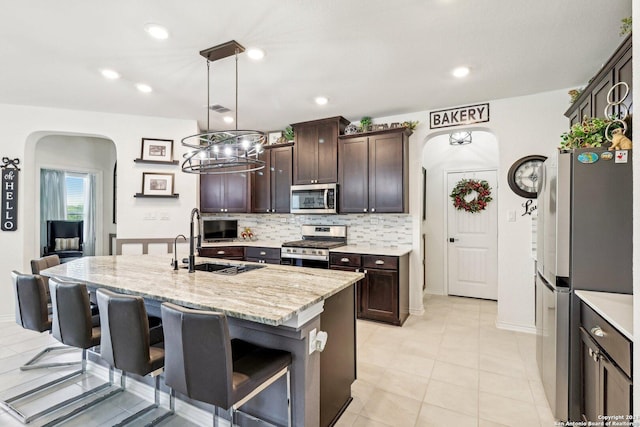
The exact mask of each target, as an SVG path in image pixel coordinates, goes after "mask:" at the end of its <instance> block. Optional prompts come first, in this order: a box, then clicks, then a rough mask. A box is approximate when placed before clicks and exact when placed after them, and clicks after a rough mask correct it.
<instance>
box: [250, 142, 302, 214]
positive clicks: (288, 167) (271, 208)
mask: <svg viewBox="0 0 640 427" xmlns="http://www.w3.org/2000/svg"><path fill="white" fill-rule="evenodd" d="M260 159H261V160H264V161H265V167H264V169H262V170H259V171H256V172H252V174H251V175H252V185H251V194H252V197H251V212H255V213H288V212H289V211H290V210H291V201H290V200H291V180H292V168H293V164H292V161H293V146H292V145H291V144H289V145H287V146H279V147H269V146H267V147H265V150H264V152H263V153H262V154H260Z"/></svg>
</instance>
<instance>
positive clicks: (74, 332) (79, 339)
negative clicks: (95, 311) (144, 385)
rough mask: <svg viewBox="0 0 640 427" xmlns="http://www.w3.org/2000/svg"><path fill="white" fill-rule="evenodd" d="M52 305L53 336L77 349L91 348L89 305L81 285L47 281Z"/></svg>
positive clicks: (84, 287) (87, 295)
mask: <svg viewBox="0 0 640 427" xmlns="http://www.w3.org/2000/svg"><path fill="white" fill-rule="evenodd" d="M49 288H50V290H51V304H52V305H53V316H52V317H53V327H52V330H51V332H52V334H53V336H54V337H55V338H56V339H57V340H58V341H60V342H61V343H63V344H66V345H70V346H73V347H77V348H85V349H86V348H89V347H92V346H93V344H92V330H93V325H92V323H91V303H90V302H89V293H88V292H87V287H86V286H85V285H84V284H83V283H72V282H63V281H60V280H58V279H54V278H52V279H51V280H49Z"/></svg>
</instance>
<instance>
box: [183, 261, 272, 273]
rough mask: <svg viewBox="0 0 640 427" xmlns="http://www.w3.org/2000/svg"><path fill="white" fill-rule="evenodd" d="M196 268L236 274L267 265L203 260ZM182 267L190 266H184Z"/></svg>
mask: <svg viewBox="0 0 640 427" xmlns="http://www.w3.org/2000/svg"><path fill="white" fill-rule="evenodd" d="M194 267H195V269H196V270H197V271H208V272H210V273H216V274H227V275H234V274H239V273H246V272H247V271H251V270H257V269H259V268H264V267H266V266H265V265H249V264H224V263H218V262H201V263H199V264H196V265H195V266H194ZM182 268H188V266H183V267H182Z"/></svg>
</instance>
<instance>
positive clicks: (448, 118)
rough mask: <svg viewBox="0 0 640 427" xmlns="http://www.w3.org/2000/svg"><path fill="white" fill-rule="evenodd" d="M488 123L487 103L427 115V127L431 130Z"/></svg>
mask: <svg viewBox="0 0 640 427" xmlns="http://www.w3.org/2000/svg"><path fill="white" fill-rule="evenodd" d="M488 121H489V103H486V104H476V105H467V106H466V107H457V108H449V109H447V110H438V111H431V112H430V113H429V125H430V126H429V127H430V128H431V129H439V128H447V127H451V126H462V125H470V124H473V123H484V122H488Z"/></svg>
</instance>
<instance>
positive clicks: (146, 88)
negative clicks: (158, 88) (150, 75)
mask: <svg viewBox="0 0 640 427" xmlns="http://www.w3.org/2000/svg"><path fill="white" fill-rule="evenodd" d="M136 88H137V89H138V90H139V91H140V92H142V93H149V92H151V91H152V90H153V89H151V86H149V85H147V84H144V83H138V84H136Z"/></svg>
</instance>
